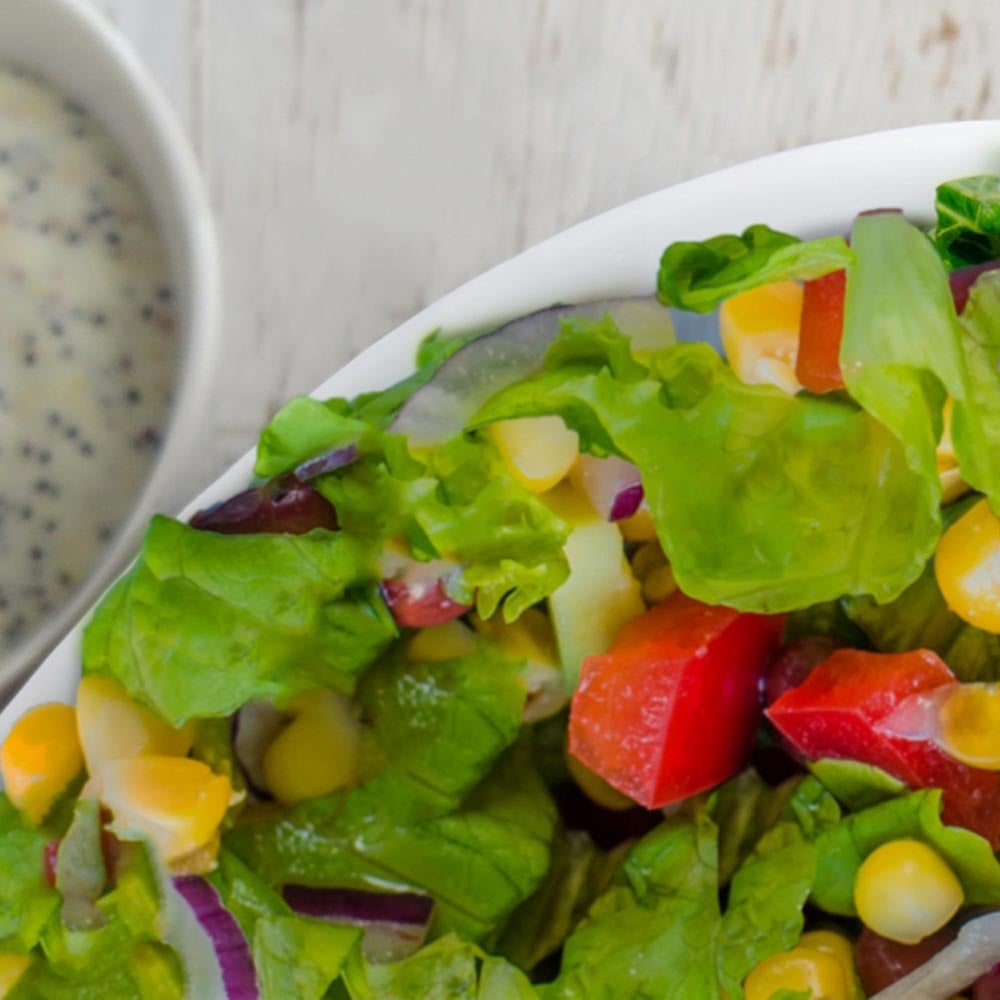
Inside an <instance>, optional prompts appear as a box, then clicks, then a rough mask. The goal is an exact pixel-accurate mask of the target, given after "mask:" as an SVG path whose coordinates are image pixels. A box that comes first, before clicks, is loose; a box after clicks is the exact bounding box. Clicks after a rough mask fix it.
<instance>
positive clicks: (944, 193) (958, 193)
mask: <svg viewBox="0 0 1000 1000" xmlns="http://www.w3.org/2000/svg"><path fill="white" fill-rule="evenodd" d="M934 204H935V208H936V209H937V225H936V226H935V227H934V229H933V231H932V232H931V239H932V240H933V241H934V246H935V248H936V249H937V252H938V253H939V254H940V255H941V258H942V259H943V260H944V261H945V263H946V264H947V265H948V266H949V267H963V266H965V265H966V264H981V263H984V262H985V261H988V260H996V259H997V258H998V257H1000V177H997V176H995V175H993V174H985V175H978V176H975V177H960V178H959V179H958V180H954V181H948V182H947V183H945V184H940V185H938V188H937V192H936V197H935V201H934Z"/></svg>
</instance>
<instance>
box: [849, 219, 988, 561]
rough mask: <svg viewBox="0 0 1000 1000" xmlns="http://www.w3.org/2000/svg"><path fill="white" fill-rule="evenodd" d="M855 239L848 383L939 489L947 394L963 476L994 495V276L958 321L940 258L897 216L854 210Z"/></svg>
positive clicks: (927, 512)
mask: <svg viewBox="0 0 1000 1000" xmlns="http://www.w3.org/2000/svg"><path fill="white" fill-rule="evenodd" d="M852 240H853V247H854V251H855V254H856V257H857V260H856V263H855V264H854V266H853V267H852V268H851V270H850V272H849V275H848V280H847V296H846V300H845V304H844V339H843V342H842V344H841V351H840V366H841V369H842V370H843V373H844V381H845V383H846V384H847V389H848V391H849V392H850V394H851V396H852V397H853V398H854V399H856V400H857V401H858V402H859V403H860V404H861V405H862V406H863V407H864V408H865V409H866V410H868V412H869V413H871V414H872V415H873V416H875V417H876V418H877V419H879V420H880V421H881V422H882V423H883V424H885V426H886V427H887V428H889V430H890V431H892V433H893V434H895V435H896V437H897V438H898V439H899V440H900V442H901V443H902V445H903V446H904V448H905V449H906V453H907V460H908V462H909V464H910V467H911V468H912V469H913V471H914V472H917V473H919V474H921V475H922V476H923V477H924V478H925V479H926V480H927V482H928V483H929V484H932V485H933V486H934V490H933V491H932V492H933V493H934V494H935V495H936V496H937V497H938V498H939V497H940V489H939V488H938V484H937V482H936V478H937V458H936V448H937V443H938V439H939V438H940V436H941V431H942V410H943V406H944V401H945V396H946V394H947V395H950V396H951V397H953V399H954V411H953V426H952V438H953V440H954V445H955V454H956V456H957V458H958V464H959V468H960V470H961V473H962V477H963V478H964V479H965V480H966V481H967V482H968V483H970V484H971V485H972V486H974V487H976V488H977V489H980V490H982V491H984V492H986V493H987V495H989V496H990V497H991V500H992V501H993V502H994V503H995V504H997V503H1000V495H998V492H1000V455H998V454H997V449H996V448H995V446H994V444H993V442H994V441H995V433H996V431H997V429H998V428H1000V405H998V402H997V400H998V396H1000V373H998V372H997V371H996V368H995V364H994V361H995V359H996V357H997V356H998V349H997V347H996V346H995V345H996V344H997V342H998V336H1000V331H998V327H1000V295H998V294H997V289H996V288H995V286H994V284H993V281H995V280H996V279H993V281H984V282H983V286H982V288H981V289H980V290H979V293H978V295H977V298H976V302H975V304H974V305H973V307H972V312H971V313H970V314H969V317H968V318H967V319H966V320H965V323H964V325H962V324H960V323H959V321H958V317H957V316H956V315H955V307H954V303H953V300H952V296H951V290H950V289H949V286H948V278H947V275H946V273H945V270H944V267H943V266H942V264H941V261H940V259H939V258H938V256H937V254H935V253H934V250H933V247H931V245H930V244H929V243H928V241H927V240H926V238H925V237H924V235H923V234H922V233H921V232H920V231H919V230H918V229H916V228H915V227H914V226H911V225H910V224H909V223H908V222H907V221H906V220H905V219H904V218H903V217H902V216H901V215H898V214H894V213H889V214H881V215H868V216H861V217H859V218H858V220H857V221H856V222H855V225H854V231H853V236H852ZM928 499H933V498H932V497H930V498H928ZM936 502H937V501H935V503H936ZM928 517H929V518H931V520H933V521H935V522H936V521H937V511H936V509H929V510H925V511H923V512H922V518H921V519H922V520H926V519H927V518H928ZM926 554H927V555H930V553H929V552H927V553H926Z"/></svg>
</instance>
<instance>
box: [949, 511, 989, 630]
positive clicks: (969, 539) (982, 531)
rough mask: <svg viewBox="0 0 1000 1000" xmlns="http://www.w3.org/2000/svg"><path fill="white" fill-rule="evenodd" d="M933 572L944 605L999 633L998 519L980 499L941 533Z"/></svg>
mask: <svg viewBox="0 0 1000 1000" xmlns="http://www.w3.org/2000/svg"><path fill="white" fill-rule="evenodd" d="M934 572H935V575H936V576H937V582H938V586H939V587H940V588H941V593H942V594H943V595H944V599H945V600H946V601H947V602H948V607H949V608H951V610H952V611H954V612H955V614H957V615H958V616H959V617H960V618H963V619H965V621H967V622H969V623H970V624H971V625H975V626H976V627H977V628H981V629H985V630H986V631H987V632H1000V519H998V518H997V516H996V514H994V513H993V510H992V509H991V508H990V505H989V501H988V500H985V499H984V500H980V501H979V502H978V503H977V504H975V505H974V506H973V507H971V508H970V509H969V510H968V511H966V512H965V513H964V514H963V515H962V516H961V517H960V518H959V519H958V520H957V521H956V522H955V523H954V524H953V525H952V526H951V527H950V528H949V529H948V530H947V531H946V532H945V533H944V534H943V535H942V536H941V540H940V541H939V542H938V547H937V552H936V553H935V556H934Z"/></svg>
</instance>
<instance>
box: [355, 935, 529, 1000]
mask: <svg viewBox="0 0 1000 1000" xmlns="http://www.w3.org/2000/svg"><path fill="white" fill-rule="evenodd" d="M344 982H345V984H346V986H347V991H348V994H349V996H350V998H351V1000H416V998H418V997H419V998H420V1000H537V997H538V994H537V993H536V992H535V990H534V988H533V987H532V985H531V983H530V982H529V981H528V979H527V977H526V976H525V975H524V973H523V972H521V971H520V970H519V969H517V968H516V967H515V966H513V965H511V964H510V963H509V962H505V961H504V960H503V959H499V958H494V957H492V956H490V955H486V954H484V953H483V951H482V950H480V949H479V948H477V947H476V946H475V945H474V944H470V943H469V942H467V941H463V940H461V939H460V938H458V937H456V936H455V935H448V936H446V937H443V938H441V939H440V940H438V941H435V942H434V943H433V944H430V945H428V946H427V947H426V948H422V949H421V950H420V951H418V952H417V953H416V954H415V955H411V956H410V957H409V958H405V959H403V960H402V961H401V962H393V963H392V964H389V965H376V964H373V963H369V962H366V961H365V960H364V959H363V958H362V957H361V955H360V953H358V952H355V954H354V955H353V956H352V957H351V960H350V961H349V962H348V965H347V968H346V969H345V971H344Z"/></svg>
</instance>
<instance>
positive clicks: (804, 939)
mask: <svg viewBox="0 0 1000 1000" xmlns="http://www.w3.org/2000/svg"><path fill="white" fill-rule="evenodd" d="M799 947H800V948H812V949H813V950H814V951H821V952H823V954H824V955H829V956H830V957H831V958H835V959H836V960H837V962H839V963H840V967H841V969H843V970H844V978H845V979H846V981H847V991H848V992H847V995H848V996H849V997H850V998H851V1000H862V993H861V988H860V986H859V984H858V975H857V971H856V970H855V966H854V945H853V944H852V943H851V942H850V941H848V939H847V938H846V937H844V935H843V934H838V933H837V932H836V931H807V932H806V933H805V934H803V935H802V936H801V937H800V938H799Z"/></svg>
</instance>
